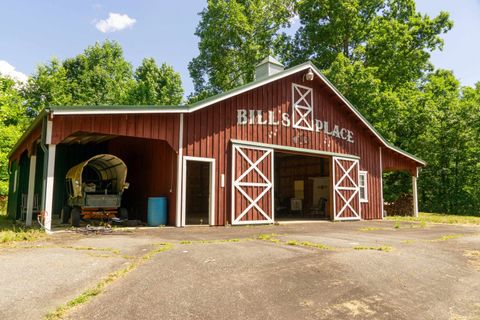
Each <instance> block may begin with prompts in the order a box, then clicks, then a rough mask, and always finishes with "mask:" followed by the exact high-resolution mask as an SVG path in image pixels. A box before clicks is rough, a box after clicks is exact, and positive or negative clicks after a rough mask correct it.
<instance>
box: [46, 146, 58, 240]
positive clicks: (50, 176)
mask: <svg viewBox="0 0 480 320" xmlns="http://www.w3.org/2000/svg"><path fill="white" fill-rule="evenodd" d="M56 147H57V146H56V145H55V144H49V145H48V164H47V184H46V187H45V230H46V231H47V232H50V231H51V229H52V210H53V181H54V174H55V152H56V150H57V148H56Z"/></svg>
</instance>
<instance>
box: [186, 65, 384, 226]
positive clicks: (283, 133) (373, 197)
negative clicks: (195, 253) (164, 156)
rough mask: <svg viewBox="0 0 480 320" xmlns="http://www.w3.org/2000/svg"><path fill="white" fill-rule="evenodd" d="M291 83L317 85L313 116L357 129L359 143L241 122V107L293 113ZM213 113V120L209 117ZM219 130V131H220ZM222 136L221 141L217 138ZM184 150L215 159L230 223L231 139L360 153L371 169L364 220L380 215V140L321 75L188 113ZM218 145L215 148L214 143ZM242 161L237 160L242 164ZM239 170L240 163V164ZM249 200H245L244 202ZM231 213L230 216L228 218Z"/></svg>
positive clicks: (221, 204) (220, 201)
mask: <svg viewBox="0 0 480 320" xmlns="http://www.w3.org/2000/svg"><path fill="white" fill-rule="evenodd" d="M292 83H296V84H300V85H303V86H308V87H312V88H313V104H314V118H315V119H320V120H324V121H328V122H329V125H330V126H331V128H330V130H331V129H332V128H333V125H335V124H336V125H339V126H341V127H344V128H347V129H349V130H351V131H353V133H354V140H355V142H354V143H350V142H348V141H345V140H341V139H338V138H334V137H332V136H329V135H326V134H325V133H324V132H323V131H322V132H312V131H307V130H301V129H294V128H292V127H291V126H290V127H284V126H282V125H281V124H280V125H278V126H273V125H258V124H255V125H251V124H246V125H237V110H238V109H249V110H262V114H263V119H268V111H274V112H275V115H276V117H277V120H278V121H281V118H280V115H281V113H288V114H289V115H290V120H292V118H291V114H292V110H291V109H292V101H291V98H292ZM212 114H213V118H214V120H213V125H212V124H211V122H209V119H210V120H211V117H212ZM217 132H218V133H217ZM217 136H218V140H216V139H217V138H216V137H217ZM295 136H305V137H307V141H306V142H305V143H295V142H294V141H293V137H295ZM184 137H185V141H186V143H185V146H184V154H185V155H188V156H197V157H207V158H215V159H216V163H217V166H216V168H217V172H216V176H217V182H220V180H219V179H220V176H221V175H222V174H224V175H225V187H224V188H222V187H221V184H220V183H217V184H216V185H217V188H218V192H217V193H216V195H217V198H216V204H217V205H216V210H217V212H216V217H217V223H218V224H225V223H226V222H227V221H229V217H230V204H229V198H230V196H231V195H230V192H231V190H230V189H231V176H230V171H231V159H230V154H231V149H230V141H231V139H236V140H242V141H252V142H260V143H267V144H272V145H280V146H290V147H297V148H302V149H305V150H306V152H308V150H309V149H311V150H320V151H326V152H335V153H339V154H347V155H354V156H358V157H360V170H363V171H367V172H368V178H367V183H368V200H369V201H368V202H367V203H362V204H361V212H362V217H363V218H364V219H380V218H381V217H382V214H381V204H380V202H381V200H380V199H381V185H380V154H379V146H380V144H379V142H378V140H377V139H376V138H375V137H373V136H372V134H371V133H370V131H369V129H367V127H366V126H365V125H364V124H362V123H360V122H359V121H358V119H357V117H356V116H355V115H353V113H352V112H351V111H350V110H349V109H348V108H347V107H346V106H345V105H344V104H343V102H341V101H340V100H339V99H338V98H336V96H334V95H332V94H331V91H330V89H327V88H326V87H325V86H324V85H323V84H322V83H321V81H320V80H319V79H316V80H314V81H312V82H303V81H302V75H301V74H298V75H293V76H290V77H286V78H283V79H280V80H277V81H275V82H272V83H269V84H266V85H265V86H262V87H259V88H256V89H252V90H250V91H247V92H245V93H242V94H239V95H237V96H234V97H232V98H229V99H227V100H224V101H222V102H219V103H217V104H213V105H211V106H208V107H206V108H204V109H201V110H198V111H195V112H193V113H191V114H185V127H184ZM211 146H213V147H211ZM237 166H238V165H237ZM237 170H240V168H237ZM242 205H245V203H242ZM226 218H227V220H225V219H226Z"/></svg>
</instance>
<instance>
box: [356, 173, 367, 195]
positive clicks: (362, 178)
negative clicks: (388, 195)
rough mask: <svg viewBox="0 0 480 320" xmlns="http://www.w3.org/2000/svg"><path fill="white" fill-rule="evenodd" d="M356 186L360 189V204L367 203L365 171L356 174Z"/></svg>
mask: <svg viewBox="0 0 480 320" xmlns="http://www.w3.org/2000/svg"><path fill="white" fill-rule="evenodd" d="M358 186H359V188H360V202H368V188H367V171H360V172H359V173H358Z"/></svg>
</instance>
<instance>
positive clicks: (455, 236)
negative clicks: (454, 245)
mask: <svg viewBox="0 0 480 320" xmlns="http://www.w3.org/2000/svg"><path fill="white" fill-rule="evenodd" d="M463 236H465V235H464V234H447V235H444V236H441V237H440V238H438V239H433V240H430V241H447V240H451V239H457V238H460V237H463Z"/></svg>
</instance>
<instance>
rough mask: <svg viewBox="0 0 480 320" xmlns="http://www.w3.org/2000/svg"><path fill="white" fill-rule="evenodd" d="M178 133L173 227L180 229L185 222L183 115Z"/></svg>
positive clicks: (181, 115)
mask: <svg viewBox="0 0 480 320" xmlns="http://www.w3.org/2000/svg"><path fill="white" fill-rule="evenodd" d="M178 131H179V133H178V154H177V195H176V196H177V197H176V202H177V203H176V210H175V211H176V215H175V226H176V227H181V226H182V225H183V224H184V223H185V222H184V221H183V222H182V207H183V206H182V201H184V199H182V180H183V179H182V174H183V169H182V165H183V114H180V128H179V130H178Z"/></svg>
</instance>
